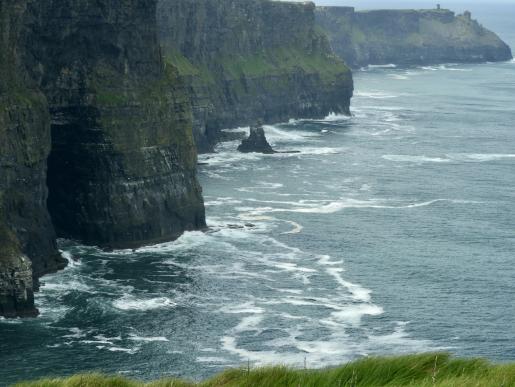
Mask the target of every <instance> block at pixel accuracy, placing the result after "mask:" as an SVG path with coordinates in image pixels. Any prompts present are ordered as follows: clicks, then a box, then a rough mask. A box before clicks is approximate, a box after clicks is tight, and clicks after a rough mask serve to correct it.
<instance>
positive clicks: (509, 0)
mask: <svg viewBox="0 0 515 387" xmlns="http://www.w3.org/2000/svg"><path fill="white" fill-rule="evenodd" d="M284 1H292V0H284ZM293 1H299V2H303V1H304V0H293ZM314 2H315V3H316V4H317V5H352V6H355V7H359V8H368V7H369V6H371V5H373V6H374V7H375V8H390V7H406V8H419V7H430V8H432V7H434V6H435V5H436V4H437V3H441V4H442V6H443V7H445V4H446V3H448V4H450V5H452V4H460V5H461V6H465V7H466V6H467V4H470V5H477V4H485V5H487V4H493V3H496V4H514V3H515V0H451V1H447V2H446V1H445V0H434V1H430V0H315V1H314Z"/></svg>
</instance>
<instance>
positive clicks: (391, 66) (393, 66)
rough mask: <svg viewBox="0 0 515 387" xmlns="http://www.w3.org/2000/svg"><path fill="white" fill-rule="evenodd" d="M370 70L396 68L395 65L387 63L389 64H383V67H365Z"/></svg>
mask: <svg viewBox="0 0 515 387" xmlns="http://www.w3.org/2000/svg"><path fill="white" fill-rule="evenodd" d="M367 67H368V68H370V69H394V68H396V67H397V65H396V64H393V63H389V64H383V65H368V66H367Z"/></svg>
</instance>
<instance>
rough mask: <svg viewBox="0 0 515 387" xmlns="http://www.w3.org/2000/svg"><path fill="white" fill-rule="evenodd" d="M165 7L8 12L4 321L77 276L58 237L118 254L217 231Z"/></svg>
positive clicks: (1, 194) (98, 5)
mask: <svg viewBox="0 0 515 387" xmlns="http://www.w3.org/2000/svg"><path fill="white" fill-rule="evenodd" d="M155 7H156V2H155V1H154V0H120V1H111V0H95V1H93V0H69V1H60V0H48V1H39V0H0V53H1V55H0V315H5V316H9V317H13V316H17V315H19V316H27V315H35V314H36V313H37V311H36V309H35V308H34V305H33V289H34V287H37V279H38V278H39V277H40V276H41V275H43V274H45V273H48V272H52V271H55V270H58V269H60V268H62V267H64V265H65V260H64V259H63V258H62V257H61V256H60V255H59V253H58V250H57V247H56V242H55V238H56V233H55V231H54V225H55V228H56V229H57V231H58V234H59V235H61V236H65V237H70V238H75V239H78V240H81V241H84V242H86V243H91V244H96V245H102V246H113V247H117V246H121V247H122V246H133V245H141V244H145V243H151V242H157V241H162V240H170V239H173V238H175V237H178V236H179V235H180V234H181V233H182V232H183V231H184V230H190V229H199V228H203V227H205V216H204V206H203V200H202V196H201V188H200V186H199V184H198V181H197V179H196V149H195V144H194V140H193V136H192V129H191V127H192V113H191V106H190V98H189V96H188V95H187V94H185V93H186V91H187V89H186V88H185V87H184V86H183V85H182V84H181V80H180V77H179V74H178V71H177V69H176V67H174V66H168V67H166V68H165V66H164V64H163V61H162V59H161V53H160V48H159V45H158V42H157V30H156V28H157V24H156V8H155ZM47 160H48V163H47ZM47 197H48V201H47ZM47 205H48V206H47ZM47 208H49V209H50V211H48V210H47ZM49 212H50V214H51V216H50V215H49ZM29 259H30V260H29ZM31 277H33V278H34V280H35V281H34V284H35V285H36V286H33V283H32V279H31Z"/></svg>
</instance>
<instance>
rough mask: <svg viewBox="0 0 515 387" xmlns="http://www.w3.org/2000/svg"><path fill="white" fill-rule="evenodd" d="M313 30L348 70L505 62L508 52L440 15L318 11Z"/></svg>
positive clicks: (468, 21) (473, 24)
mask: <svg viewBox="0 0 515 387" xmlns="http://www.w3.org/2000/svg"><path fill="white" fill-rule="evenodd" d="M316 18H317V25H318V26H319V27H321V29H322V30H324V31H325V32H326V33H327V34H328V36H329V39H330V42H331V45H332V47H333V49H334V51H335V52H336V53H337V54H338V55H339V56H340V57H341V58H343V59H344V60H345V61H346V63H348V64H349V65H350V66H351V67H354V68H357V67H362V66H366V65H370V64H372V65H384V64H390V63H395V64H400V65H420V64H436V63H449V62H459V63H474V62H486V61H505V60H509V59H511V58H512V54H511V49H510V47H509V46H508V45H507V44H506V43H504V42H503V41H502V40H501V39H500V38H499V37H498V36H497V35H496V34H495V33H493V32H491V31H489V30H488V29H486V28H484V27H483V26H481V25H480V24H479V23H478V22H477V21H476V20H474V19H472V18H471V15H470V13H467V12H466V13H465V14H463V15H458V16H456V15H455V14H454V12H451V11H449V10H445V9H439V10H438V9H434V10H374V11H360V12H356V11H354V8H352V7H318V8H317V10H316Z"/></svg>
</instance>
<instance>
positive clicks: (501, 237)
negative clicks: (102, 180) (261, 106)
mask: <svg viewBox="0 0 515 387" xmlns="http://www.w3.org/2000/svg"><path fill="white" fill-rule="evenodd" d="M494 8H495V7H494ZM484 12H485V13H484V19H485V20H487V21H488V22H489V23H485V24H486V25H487V26H491V27H492V28H494V29H496V28H495V27H496V26H497V29H496V30H497V31H499V32H500V34H501V36H503V37H504V38H505V39H506V40H507V41H508V43H510V44H511V45H512V47H515V28H514V27H513V23H511V21H512V20H513V19H514V18H515V6H512V5H504V6H498V7H497V8H495V9H491V8H489V9H486V10H484ZM510 12H511V14H510ZM508 19H509V20H510V23H508V22H507V21H508ZM355 82H356V93H355V97H354V99H353V103H352V113H353V114H352V117H345V116H339V115H330V116H329V117H327V118H326V119H324V120H300V121H294V120H292V121H290V122H288V123H284V124H278V125H273V126H265V131H266V133H267V136H268V138H269V140H270V142H271V143H272V145H273V146H274V147H275V149H276V150H279V151H298V152H299V153H279V154H274V155H257V154H240V153H238V152H237V151H236V147H237V145H238V143H237V142H227V143H223V144H220V145H219V146H218V148H217V153H216V154H207V155H202V156H201V157H200V161H201V162H202V165H201V166H200V167H199V168H200V171H199V174H200V180H201V183H202V186H203V188H204V195H205V200H206V206H207V216H208V225H209V226H210V231H209V232H206V233H201V232H190V233H186V234H185V235H184V236H183V237H181V238H180V239H179V240H177V241H175V242H171V243H166V244H161V245H156V246H150V247H145V248H141V249H137V250H121V251H113V252H104V251H101V250H99V249H97V248H94V247H86V246H81V245H79V244H77V243H74V242H71V241H60V248H61V249H62V250H63V252H64V254H65V256H66V257H68V258H69V259H70V261H71V264H70V266H69V267H68V268H67V269H66V270H64V271H63V272H60V273H57V274H54V275H50V276H47V277H44V278H43V279H42V286H41V291H40V292H39V293H38V294H37V296H36V302H37V305H38V306H39V308H40V310H41V316H40V317H39V318H37V319H29V320H0V363H1V364H2V367H0V385H2V384H9V383H12V382H16V381H19V380H25V379H32V378H37V377H42V376H45V375H69V374H71V373H75V372H80V371H93V370H95V371H102V372H108V373H120V374H123V375H127V376H131V377H136V378H141V379H144V380H149V379H155V378H160V377H164V376H180V377H185V378H189V379H201V378H205V377H209V376H211V375H213V374H215V373H217V372H219V371H221V370H223V369H226V368H228V367H238V366H247V364H248V363H250V365H251V366H252V367H254V366H260V365H266V364H277V363H281V364H288V365H293V366H298V367H304V365H306V366H308V367H324V366H329V365H334V364H340V363H344V362H347V361H350V360H352V359H356V358H359V357H362V356H366V355H375V354H378V355H380V354H389V355H391V354H400V353H412V352H425V351H448V352H451V353H453V354H456V355H459V356H482V357H486V358H488V359H491V360H493V361H500V362H503V361H514V360H515V341H514V337H515V304H514V303H513V300H514V299H515V282H514V280H513V279H514V278H515V265H513V259H514V258H515V221H514V219H515V204H514V203H515V124H514V123H515V108H514V107H515V62H507V63H496V64H492V63H487V64H480V65H458V64H445V65H441V66H427V67H415V68H399V67H397V66H395V65H394V64H392V65H391V66H383V67H368V68H365V69H362V70H361V71H357V72H356V73H355ZM240 130H248V128H242V129H240ZM510 300H511V301H510Z"/></svg>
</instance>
